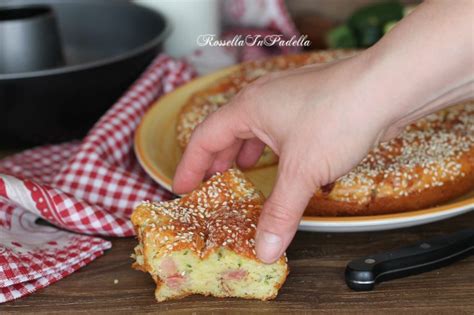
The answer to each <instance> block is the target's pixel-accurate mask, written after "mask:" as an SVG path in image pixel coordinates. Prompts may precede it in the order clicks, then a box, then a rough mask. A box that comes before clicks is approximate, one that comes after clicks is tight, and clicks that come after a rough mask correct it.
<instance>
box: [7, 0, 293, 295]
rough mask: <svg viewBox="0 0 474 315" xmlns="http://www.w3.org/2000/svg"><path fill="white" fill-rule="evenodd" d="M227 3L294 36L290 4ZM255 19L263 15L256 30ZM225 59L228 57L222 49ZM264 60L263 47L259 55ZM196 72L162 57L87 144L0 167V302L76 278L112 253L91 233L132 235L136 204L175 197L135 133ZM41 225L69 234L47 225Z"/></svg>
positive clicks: (32, 154)
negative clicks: (145, 166) (138, 148)
mask: <svg viewBox="0 0 474 315" xmlns="http://www.w3.org/2000/svg"><path fill="white" fill-rule="evenodd" d="M226 3H228V4H229V5H230V8H229V7H227V6H224V10H230V12H232V10H231V9H232V6H233V5H234V6H235V5H237V6H236V7H234V9H233V10H237V11H235V12H234V14H235V16H234V17H233V18H232V17H228V20H233V21H237V22H236V24H239V23H240V25H241V26H242V25H243V26H247V27H249V26H252V27H261V28H273V29H274V31H275V32H277V33H278V32H280V33H282V34H285V35H291V33H292V32H296V31H295V30H294V28H292V26H291V23H290V22H289V21H288V16H287V15H286V11H284V10H283V1H282V0H281V1H280V0H279V1H273V0H259V1H250V0H233V1H227V2H226ZM226 8H227V9H226ZM258 12H260V13H261V12H267V13H266V14H265V15H262V14H260V15H259V14H258ZM282 12H284V13H285V14H283V15H282V14H281V13H282ZM252 16H254V17H255V18H258V17H259V16H260V17H263V18H261V19H260V20H259V23H258V25H252V23H250V22H249V21H252ZM239 32H241V30H239ZM263 34H266V33H263ZM245 51H246V50H244V52H241V53H240V54H232V56H234V57H235V56H240V58H235V59H232V58H230V59H229V60H232V62H237V61H239V60H241V59H243V58H244V59H248V58H251V57H249V55H250V54H251V53H250V52H248V51H252V49H250V50H247V53H245ZM219 55H222V51H220V52H217V51H215V52H214V56H219ZM263 55H265V54H264V50H262V49H258V53H256V54H255V55H254V57H261V56H263ZM206 56H207V57H206ZM209 56H210V54H209V52H207V53H206V54H204V55H203V57H195V58H194V59H193V58H191V60H189V61H190V62H194V63H195V66H197V68H199V67H200V68H202V66H203V62H202V61H203V60H205V59H206V58H209ZM217 59H218V58H217ZM217 59H216V58H214V60H217ZM210 60H212V58H210ZM199 63H200V65H198V64H199ZM204 63H205V62H204ZM194 75H195V72H194V67H192V66H190V65H189V64H188V63H185V62H183V61H176V60H173V59H172V58H169V57H167V56H165V55H161V56H158V57H157V58H156V59H155V60H154V61H153V62H152V64H151V65H150V66H149V67H148V69H147V70H146V71H145V72H144V73H143V74H142V76H141V77H140V78H139V79H138V80H137V81H136V82H135V83H134V84H133V86H132V87H131V88H130V89H129V90H128V91H127V92H126V93H125V95H124V96H123V97H122V98H120V100H119V101H118V102H117V103H116V104H115V105H114V106H113V107H112V108H111V109H110V110H109V111H108V112H107V113H106V114H105V115H104V116H103V117H102V118H101V119H100V120H99V121H98V122H97V123H96V125H95V126H94V127H93V128H92V129H91V131H90V132H89V134H88V135H87V136H86V137H85V138H84V139H83V141H81V142H72V143H65V144H61V145H52V146H43V147H39V148H36V149H32V150H28V151H24V152H22V153H19V154H16V155H14V156H12V157H9V158H6V159H3V160H1V161H0V239H1V242H0V303H2V302H5V301H9V300H12V299H15V298H18V297H21V296H24V295H27V294H29V293H32V292H34V291H35V290H37V289H39V288H42V287H45V286H47V285H49V284H51V283H53V282H55V281H57V280H59V279H61V278H63V277H65V276H67V275H69V274H70V273H72V272H74V271H75V270H77V269H79V268H81V267H82V266H84V265H86V264H87V263H89V262H91V261H93V260H94V259H95V258H97V257H99V256H101V255H102V254H103V251H104V250H106V249H108V248H110V247H111V244H110V242H108V241H106V240H103V239H101V238H99V237H95V236H88V235H83V234H89V235H103V236H131V235H133V229H132V225H131V223H130V221H129V217H130V214H131V212H132V210H133V208H134V206H135V204H136V203H138V202H140V201H142V200H157V201H158V200H164V199H168V198H171V197H172V194H171V193H170V192H168V191H166V190H165V189H163V188H162V187H160V186H158V185H157V184H156V183H154V182H153V181H152V180H151V179H150V178H149V177H148V176H146V174H145V173H144V172H143V170H142V169H141V168H140V166H139V165H138V163H137V161H136V159H135V156H134V154H133V150H132V146H133V133H134V130H135V128H136V127H137V125H138V124H139V122H140V120H141V117H142V116H143V114H144V113H145V111H146V110H147V109H148V107H149V105H150V104H152V103H153V101H154V100H156V99H157V98H158V97H160V96H161V95H163V94H164V93H167V92H169V91H171V90H173V89H174V88H176V87H177V86H179V85H181V84H183V83H185V82H187V81H189V80H190V79H191V78H193V76H194ZM163 154H166V152H163ZM38 218H43V219H44V220H46V221H48V222H50V223H52V224H53V225H55V226H58V227H60V228H61V229H58V228H56V227H52V226H45V225H39V224H37V223H36V220H37V219H38ZM66 230H68V231H66ZM69 231H73V232H77V233H81V234H82V235H81V234H75V233H72V232H69Z"/></svg>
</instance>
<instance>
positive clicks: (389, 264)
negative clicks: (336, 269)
mask: <svg viewBox="0 0 474 315" xmlns="http://www.w3.org/2000/svg"><path fill="white" fill-rule="evenodd" d="M473 253H474V229H466V230H462V231H459V232H457V233H454V234H451V235H447V236H441V237H437V238H434V239H431V240H429V241H424V242H419V243H416V244H414V245H411V246H407V247H402V248H400V249H396V250H393V251H389V252H385V253H380V254H375V255H370V256H367V257H363V258H359V259H355V260H353V261H351V262H350V263H349V264H348V265H347V267H346V272H345V278H346V283H347V285H348V286H349V288H351V289H353V290H355V291H370V290H372V289H373V288H374V285H375V283H378V282H382V281H387V280H391V279H395V278H402V277H405V276H409V275H413V274H418V273H422V272H426V271H429V270H433V269H436V268H439V267H442V266H446V265H448V264H450V263H452V262H455V261H457V260H460V259H462V258H465V257H468V256H470V255H472V254H473Z"/></svg>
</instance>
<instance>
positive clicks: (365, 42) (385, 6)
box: [347, 2, 403, 47]
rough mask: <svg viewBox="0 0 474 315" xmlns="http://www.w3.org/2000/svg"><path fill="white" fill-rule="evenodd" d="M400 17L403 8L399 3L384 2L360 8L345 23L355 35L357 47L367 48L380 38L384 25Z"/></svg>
mask: <svg viewBox="0 0 474 315" xmlns="http://www.w3.org/2000/svg"><path fill="white" fill-rule="evenodd" d="M402 17H403V6H402V5H401V4H400V3H399V2H385V3H376V4H373V5H369V6H365V7H362V8H360V9H359V10H357V11H356V12H354V14H353V15H352V16H351V17H350V18H349V20H348V22H347V23H348V25H349V27H350V28H351V29H352V30H353V31H354V33H355V34H356V37H357V40H358V41H357V43H358V46H359V47H369V46H372V45H373V44H375V43H376V42H377V41H378V40H379V39H380V38H381V37H382V35H383V28H384V26H385V24H386V23H388V22H391V21H399V20H401V19H402Z"/></svg>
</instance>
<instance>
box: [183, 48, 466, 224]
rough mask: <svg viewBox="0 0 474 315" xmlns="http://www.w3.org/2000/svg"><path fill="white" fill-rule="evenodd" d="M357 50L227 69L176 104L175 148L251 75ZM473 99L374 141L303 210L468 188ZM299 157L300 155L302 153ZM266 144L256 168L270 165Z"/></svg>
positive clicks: (395, 203)
mask: <svg viewBox="0 0 474 315" xmlns="http://www.w3.org/2000/svg"><path fill="white" fill-rule="evenodd" d="M355 53H356V51H323V52H316V53H307V54H300V55H290V56H279V57H275V58H270V59H264V60H259V61H253V62H248V63H244V64H242V65H241V66H240V67H239V69H238V70H237V71H236V72H235V73H232V74H231V75H229V76H227V77H225V78H223V79H221V80H219V81H218V82H216V83H215V84H213V85H211V86H210V87H208V88H206V89H204V90H201V91H198V92H197V93H195V94H194V95H192V96H191V97H190V98H189V100H188V102H187V103H186V104H185V105H184V107H183V108H182V109H181V112H180V114H179V117H178V122H177V126H176V128H177V140H178V143H179V145H180V147H181V148H183V149H184V148H185V147H186V145H187V143H188V142H189V139H190V136H191V134H192V131H193V130H194V128H195V127H196V126H197V125H198V124H199V123H200V122H202V121H203V120H204V118H205V117H206V116H207V115H209V114H210V113H212V112H214V111H215V110H217V109H218V108H219V107H220V106H222V105H224V104H226V103H227V102H228V101H229V100H230V99H231V98H232V97H233V96H234V95H235V94H236V93H237V92H238V91H240V90H241V89H242V88H243V87H245V86H246V85H247V84H249V83H250V82H252V81H253V80H255V79H256V78H258V77H260V76H262V75H264V74H266V73H268V72H271V71H275V70H283V69H289V68H294V67H299V66H302V65H305V64H311V63H324V62H330V61H333V60H337V59H340V58H344V57H349V56H351V55H354V54H355ZM473 120H474V101H473V100H470V101H466V102H463V103H461V104H457V105H455V106H452V107H450V108H448V109H445V110H442V111H440V112H438V113H434V114H431V115H429V116H427V117H425V118H422V119H420V120H419V121H417V122H415V123H413V124H411V125H409V126H407V127H406V128H405V129H404V130H403V132H402V133H401V134H400V135H399V136H398V137H396V138H395V139H392V140H391V141H388V142H384V143H381V144H379V145H378V146H377V147H375V148H374V149H373V150H371V151H370V152H369V153H368V155H367V157H366V158H365V159H364V160H363V161H362V162H361V163H360V164H359V165H358V166H357V167H355V168H354V169H353V170H352V171H351V172H349V173H348V174H346V175H344V176H342V177H341V178H339V179H338V180H336V181H335V182H333V183H330V184H328V185H326V186H324V187H321V189H318V191H316V192H315V194H314V196H313V198H312V199H311V200H310V202H309V205H308V207H307V209H306V212H305V214H306V215H313V216H314V215H316V216H317V215H324V216H338V215H370V214H384V213H394V212H403V211H409V210H416V209H422V208H425V207H431V206H435V205H438V204H441V203H443V202H446V201H448V200H450V199H453V198H456V197H459V196H461V195H464V194H466V193H468V192H470V191H472V190H474V142H473V138H474V131H473V129H474V123H473ZM302 158H303V157H302ZM277 162H278V157H277V156H276V155H275V154H274V153H273V152H272V151H271V150H270V149H269V148H268V147H266V148H265V150H264V152H263V154H262V156H261V157H260V160H259V161H258V162H257V164H256V166H255V167H263V166H270V165H274V164H276V163H277Z"/></svg>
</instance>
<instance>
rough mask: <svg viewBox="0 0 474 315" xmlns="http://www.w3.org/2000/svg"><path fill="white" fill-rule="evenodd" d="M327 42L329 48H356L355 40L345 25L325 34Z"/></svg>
mask: <svg viewBox="0 0 474 315" xmlns="http://www.w3.org/2000/svg"><path fill="white" fill-rule="evenodd" d="M327 42H328V45H329V47H331V48H352V47H356V46H357V39H356V38H355V35H354V33H353V32H352V31H351V29H350V28H349V27H348V26H347V25H341V26H338V27H336V28H334V29H332V30H331V31H330V32H329V33H328V34H327Z"/></svg>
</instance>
